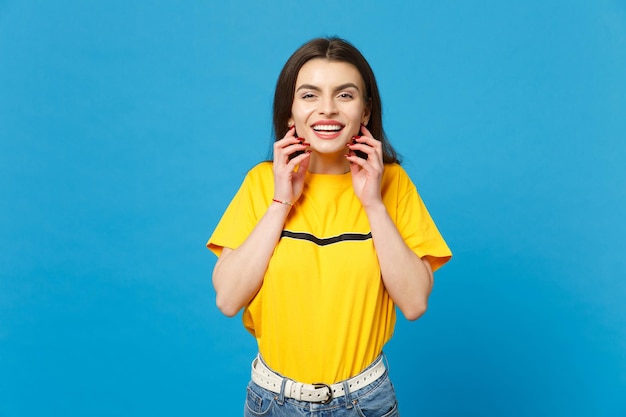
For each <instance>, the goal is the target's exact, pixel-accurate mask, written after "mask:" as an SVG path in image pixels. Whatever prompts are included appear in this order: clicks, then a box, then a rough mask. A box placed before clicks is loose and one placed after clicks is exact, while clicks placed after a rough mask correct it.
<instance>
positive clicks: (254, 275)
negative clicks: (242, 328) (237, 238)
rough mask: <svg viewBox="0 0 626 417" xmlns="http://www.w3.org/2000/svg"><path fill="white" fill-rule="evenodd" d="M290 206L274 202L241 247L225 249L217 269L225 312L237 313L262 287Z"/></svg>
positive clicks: (215, 276)
mask: <svg viewBox="0 0 626 417" xmlns="http://www.w3.org/2000/svg"><path fill="white" fill-rule="evenodd" d="M289 209H290V207H289V206H287V205H285V204H278V203H272V204H270V206H269V207H268V209H267V212H265V215H264V216H263V217H262V218H261V220H260V221H259V223H257V225H256V227H255V228H254V230H253V231H252V233H250V235H249V236H248V238H247V239H246V240H245V241H244V242H243V243H242V244H241V246H239V247H238V248H237V249H234V250H233V249H231V248H223V249H222V253H221V255H220V257H219V259H218V260H217V263H216V264H215V268H214V269H213V287H214V288H215V292H216V293H217V297H216V300H215V302H216V304H217V307H218V308H219V309H220V311H221V312H222V313H224V314H225V315H227V316H229V317H232V316H234V315H235V314H237V313H238V312H239V310H241V308H242V307H243V306H245V305H247V304H248V303H249V302H250V300H252V298H253V297H254V295H255V294H256V293H257V291H258V290H259V288H260V287H261V284H262V283H263V276H264V275H265V270H266V269H267V265H268V264H269V261H270V258H271V256H272V253H273V252H274V248H275V247H276V244H277V243H278V240H279V239H280V234H281V232H282V230H283V225H284V224H285V219H286V218H287V214H288V213H289Z"/></svg>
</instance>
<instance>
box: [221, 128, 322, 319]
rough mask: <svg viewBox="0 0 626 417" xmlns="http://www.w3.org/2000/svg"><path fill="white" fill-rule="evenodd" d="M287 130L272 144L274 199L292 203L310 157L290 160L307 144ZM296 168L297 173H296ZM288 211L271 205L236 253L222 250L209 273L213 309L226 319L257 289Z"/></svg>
mask: <svg viewBox="0 0 626 417" xmlns="http://www.w3.org/2000/svg"><path fill="white" fill-rule="evenodd" d="M303 142H304V141H303V140H302V139H299V138H297V137H296V136H295V130H294V129H293V128H291V129H289V131H288V132H287V134H286V135H285V137H284V138H282V139H281V140H279V141H277V142H276V143H275V144H274V164H273V172H274V198H275V199H276V200H279V201H284V202H290V203H293V202H295V201H296V200H297V199H298V198H300V195H301V194H302V190H303V188H304V177H305V174H306V170H307V168H308V164H309V158H310V153H308V152H304V153H303V154H301V155H298V156H296V157H294V158H292V159H290V158H289V157H290V155H292V154H294V153H295V152H298V151H305V150H306V149H307V148H308V144H306V143H303ZM296 167H297V170H296ZM290 209H291V207H290V205H289V204H281V203H277V202H272V203H271V204H270V205H269V207H268V208H267V211H266V212H265V214H264V215H263V217H261V220H259V222H258V223H257V225H256V226H255V227H254V229H253V230H252V232H251V233H250V235H249V236H248V237H247V238H246V240H245V241H244V242H243V243H242V244H241V245H240V246H239V247H237V248H236V249H232V248H223V249H222V253H221V254H220V257H219V259H218V260H217V263H216V264H215V268H214V269H213V287H214V288H215V292H216V293H217V296H216V300H215V302H216V304H217V307H218V308H219V309H220V310H221V311H222V313H224V314H225V315H227V316H234V315H235V314H237V313H238V312H239V310H241V308H242V307H244V306H245V305H247V304H248V303H249V302H250V300H252V298H253V297H254V296H255V294H256V293H257V292H258V291H259V288H261V284H263V276H264V275H265V271H266V270H267V265H268V264H269V261H270V258H271V257H272V254H273V253H274V248H275V247H276V245H277V244H278V241H279V240H280V235H281V233H282V230H283V226H284V224H285V220H286V219H287V215H288V214H289V210H290Z"/></svg>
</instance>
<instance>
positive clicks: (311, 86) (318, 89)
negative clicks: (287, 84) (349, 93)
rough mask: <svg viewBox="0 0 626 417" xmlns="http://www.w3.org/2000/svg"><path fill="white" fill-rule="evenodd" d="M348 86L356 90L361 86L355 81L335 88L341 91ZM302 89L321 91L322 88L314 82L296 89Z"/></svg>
mask: <svg viewBox="0 0 626 417" xmlns="http://www.w3.org/2000/svg"><path fill="white" fill-rule="evenodd" d="M346 88H354V89H355V90H357V91H359V87H358V86H357V85H356V84H354V83H345V84H341V85H340V86H337V87H336V88H335V91H341V90H345V89H346ZM300 90H313V91H321V90H322V89H321V88H319V87H318V86H316V85H313V84H302V85H301V86H300V87H298V89H297V90H296V92H298V91H300Z"/></svg>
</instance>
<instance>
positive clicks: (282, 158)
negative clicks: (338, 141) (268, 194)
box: [274, 127, 311, 203]
mask: <svg viewBox="0 0 626 417" xmlns="http://www.w3.org/2000/svg"><path fill="white" fill-rule="evenodd" d="M295 131H296V130H295V127H291V128H290V129H289V131H287V133H286V134H285V136H284V137H283V138H282V139H281V140H279V141H277V142H275V143H274V198H275V199H277V200H280V201H286V202H289V203H295V202H296V200H298V198H300V195H302V190H303V188H304V176H305V175H306V171H307V168H308V166H309V161H310V157H311V153H310V151H308V148H309V144H308V143H304V139H302V138H298V137H296V136H295ZM297 152H302V153H301V154H299V155H296V156H293V157H292V155H295V154H296V153H297ZM296 167H297V171H296Z"/></svg>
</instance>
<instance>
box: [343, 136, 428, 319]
mask: <svg viewBox="0 0 626 417" xmlns="http://www.w3.org/2000/svg"><path fill="white" fill-rule="evenodd" d="M361 130H362V132H363V133H364V135H363V136H360V137H356V138H355V142H356V143H354V144H351V145H350V146H349V149H350V153H349V154H348V155H346V158H347V159H348V161H350V163H351V165H350V170H351V171H352V185H353V187H354V192H355V194H356V195H357V197H358V198H359V200H360V201H361V204H362V205H363V208H364V210H365V213H366V214H367V219H368V220H369V223H370V228H371V232H372V239H373V241H374V247H375V248H376V255H377V256H378V262H379V264H380V269H381V274H382V280H383V282H384V284H385V288H386V289H387V292H388V293H389V295H390V296H391V298H392V299H393V301H394V302H395V303H396V305H397V306H398V307H399V308H400V310H401V311H402V313H403V314H404V316H405V317H406V318H407V319H408V320H416V319H418V318H419V317H420V316H421V315H422V314H424V312H425V311H426V307H427V305H428V296H429V295H430V292H431V289H432V286H433V272H432V268H431V265H430V263H429V261H428V260H427V259H423V260H422V259H420V258H419V257H418V256H417V255H416V254H415V253H414V252H413V251H412V250H411V249H410V248H409V247H408V246H407V244H406V243H405V242H404V239H403V238H402V236H401V235H400V232H399V231H398V228H397V227H396V225H395V223H394V222H393V220H392V219H391V217H390V216H389V213H388V212H387V208H386V207H385V205H384V204H383V201H382V196H381V181H382V176H383V170H384V163H383V156H382V144H381V142H380V141H379V140H376V139H374V138H373V137H372V136H371V133H370V132H369V131H368V130H367V128H365V127H362V128H361ZM354 151H362V152H364V153H366V154H367V159H363V158H359V157H358V156H356V154H355V152H354Z"/></svg>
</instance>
